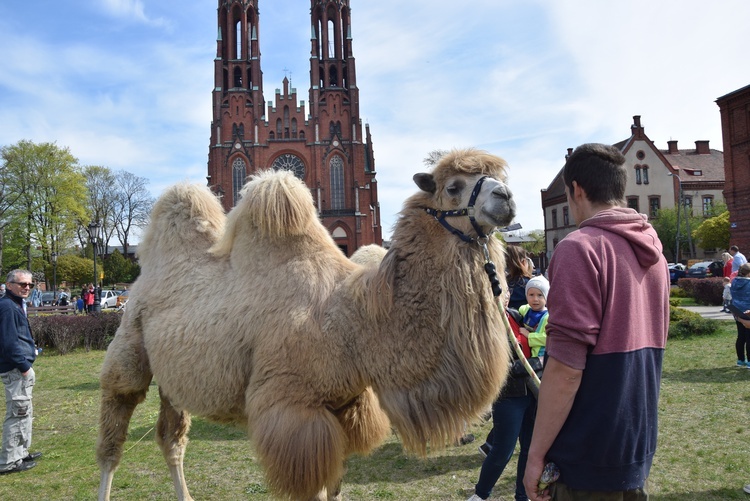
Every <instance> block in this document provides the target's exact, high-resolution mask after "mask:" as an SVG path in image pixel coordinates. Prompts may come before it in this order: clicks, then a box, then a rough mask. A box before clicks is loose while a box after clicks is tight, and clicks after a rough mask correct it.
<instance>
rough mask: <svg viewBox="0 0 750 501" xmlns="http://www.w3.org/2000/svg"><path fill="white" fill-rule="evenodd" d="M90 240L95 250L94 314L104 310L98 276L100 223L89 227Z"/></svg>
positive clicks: (95, 222)
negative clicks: (97, 258)
mask: <svg viewBox="0 0 750 501" xmlns="http://www.w3.org/2000/svg"><path fill="white" fill-rule="evenodd" d="M88 232H89V239H90V240H91V247H92V249H93V250H94V312H100V311H101V310H102V303H101V297H100V296H99V286H98V281H99V280H98V278H99V277H98V276H97V274H96V253H97V247H96V246H97V244H98V240H99V221H93V222H91V223H89V226H88Z"/></svg>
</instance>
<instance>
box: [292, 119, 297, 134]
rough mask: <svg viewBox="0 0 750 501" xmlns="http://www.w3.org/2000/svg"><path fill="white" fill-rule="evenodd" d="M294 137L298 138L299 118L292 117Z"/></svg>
mask: <svg viewBox="0 0 750 501" xmlns="http://www.w3.org/2000/svg"><path fill="white" fill-rule="evenodd" d="M292 137H293V138H294V139H297V119H296V118H292Z"/></svg>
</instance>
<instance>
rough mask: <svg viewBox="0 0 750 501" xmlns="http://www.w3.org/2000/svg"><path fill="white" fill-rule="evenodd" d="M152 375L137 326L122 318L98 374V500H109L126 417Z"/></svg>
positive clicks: (126, 420) (131, 413)
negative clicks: (99, 392) (99, 389)
mask: <svg viewBox="0 0 750 501" xmlns="http://www.w3.org/2000/svg"><path fill="white" fill-rule="evenodd" d="M152 377H153V376H152V374H151V368H150V367H149V363H148V357H147V355H146V351H145V349H144V348H143V337H142V336H141V334H140V330H139V329H137V328H135V327H134V326H133V325H132V324H131V323H129V322H127V321H126V320H125V318H123V322H122V323H121V324H120V328H119V329H118V330H117V334H116V335H115V338H114V340H112V343H110V345H109V348H108V349H107V355H106V356H105V357H104V364H103V365H102V371H101V375H100V378H99V381H100V385H101V407H100V414H99V438H98V440H97V444H96V459H97V462H98V463H99V469H100V472H101V477H100V481H99V501H108V500H109V493H110V490H111V489H112V478H113V477H114V474H115V470H116V469H117V465H119V464H120V460H121V459H122V446H123V444H124V443H125V440H126V439H127V435H128V424H129V423H130V418H131V417H132V416H133V411H134V410H135V407H136V406H137V405H138V404H140V403H141V402H143V400H144V399H145V398H146V393H147V392H148V386H149V384H151V378H152Z"/></svg>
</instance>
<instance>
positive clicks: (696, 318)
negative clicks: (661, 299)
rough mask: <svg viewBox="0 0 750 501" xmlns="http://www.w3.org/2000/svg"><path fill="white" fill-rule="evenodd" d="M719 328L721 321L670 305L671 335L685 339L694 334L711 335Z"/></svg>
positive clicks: (674, 337) (671, 336) (672, 337)
mask: <svg viewBox="0 0 750 501" xmlns="http://www.w3.org/2000/svg"><path fill="white" fill-rule="evenodd" d="M718 329H719V322H716V321H714V320H710V319H708V318H703V317H701V316H700V315H699V314H698V313H695V312H692V311H689V310H686V309H684V308H675V307H674V306H671V305H670V307H669V337H670V338H671V339H684V338H688V337H692V336H710V335H712V334H715V333H716V331H717V330H718Z"/></svg>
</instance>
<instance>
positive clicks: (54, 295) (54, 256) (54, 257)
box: [52, 252, 57, 303]
mask: <svg viewBox="0 0 750 501" xmlns="http://www.w3.org/2000/svg"><path fill="white" fill-rule="evenodd" d="M52 267H53V269H54V270H55V272H54V275H53V276H54V279H53V282H52V284H53V285H52V290H53V291H54V292H53V293H52V302H53V303H57V252H53V253H52Z"/></svg>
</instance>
